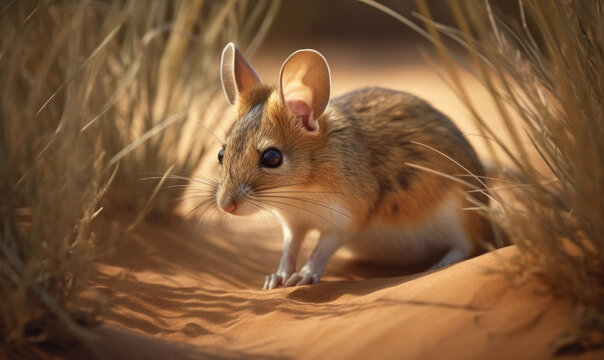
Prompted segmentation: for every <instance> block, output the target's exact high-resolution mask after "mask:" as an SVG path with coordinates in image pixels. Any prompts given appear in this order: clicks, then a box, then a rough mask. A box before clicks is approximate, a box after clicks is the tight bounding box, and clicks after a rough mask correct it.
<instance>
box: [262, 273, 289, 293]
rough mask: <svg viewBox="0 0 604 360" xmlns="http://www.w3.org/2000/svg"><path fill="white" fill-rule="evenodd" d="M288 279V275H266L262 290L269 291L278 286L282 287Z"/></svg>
mask: <svg viewBox="0 0 604 360" xmlns="http://www.w3.org/2000/svg"><path fill="white" fill-rule="evenodd" d="M288 278H289V274H282V275H280V274H270V275H266V278H265V279H264V286H263V287H262V288H263V289H264V290H267V289H268V290H271V289H274V288H276V287H277V286H279V285H283V283H284V282H285V280H287V279H288Z"/></svg>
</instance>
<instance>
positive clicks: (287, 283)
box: [283, 273, 302, 286]
mask: <svg viewBox="0 0 604 360" xmlns="http://www.w3.org/2000/svg"><path fill="white" fill-rule="evenodd" d="M301 279H302V275H300V274H298V273H293V274H291V276H290V277H289V279H287V281H285V283H284V284H283V286H294V285H297V284H298V282H299V281H300V280H301Z"/></svg>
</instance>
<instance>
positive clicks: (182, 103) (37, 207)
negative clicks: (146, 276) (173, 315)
mask: <svg viewBox="0 0 604 360" xmlns="http://www.w3.org/2000/svg"><path fill="white" fill-rule="evenodd" d="M278 5H279V2H278V1H268V0H267V1H259V2H248V1H244V0H241V1H234V0H231V1H203V0H194V1H142V0H123V1H115V2H110V1H68V0H64V1H52V2H38V1H33V0H32V1H28V0H24V1H11V2H8V3H7V4H4V5H2V6H1V7H0V88H1V89H2V91H1V92H0V174H1V175H0V199H1V200H0V304H2V306H0V339H1V341H2V343H1V344H0V357H1V358H4V357H11V356H12V355H14V356H18V355H20V356H25V357H27V356H30V357H31V356H35V355H33V354H35V350H32V349H33V348H32V347H28V346H26V345H31V344H32V343H39V342H44V341H48V340H57V339H62V338H64V339H73V338H76V339H79V340H82V341H84V342H86V340H89V339H91V336H92V335H91V333H89V332H87V331H86V330H85V329H84V328H83V327H82V325H90V324H92V323H96V321H97V318H96V315H97V314H96V313H94V311H91V310H90V309H87V308H83V307H82V306H80V304H79V303H78V295H79V294H80V291H81V290H82V289H83V288H84V284H85V283H86V280H87V274H88V272H89V271H90V269H91V267H90V264H91V261H93V260H94V259H97V258H98V257H100V256H102V255H103V254H104V253H106V252H107V251H108V250H110V249H111V246H112V245H114V244H115V243H116V242H118V241H119V240H120V239H123V238H124V237H125V236H126V234H127V233H128V231H130V230H132V227H133V226H134V225H135V224H132V225H131V226H129V227H127V228H125V229H122V230H121V231H120V232H119V233H117V234H116V237H115V238H113V239H109V238H99V235H98V234H97V233H96V232H95V231H94V229H95V219H96V218H97V217H98V216H99V215H102V214H103V213H105V212H107V211H108V210H107V209H116V208H115V207H112V206H114V205H115V203H116V202H115V201H108V200H109V199H113V200H115V199H119V203H120V204H122V205H124V204H125V205H137V203H139V202H140V206H139V207H138V208H139V209H140V212H139V215H138V216H137V217H136V220H135V223H136V222H138V221H140V220H141V219H142V218H143V217H144V216H145V215H146V214H147V213H148V212H149V211H151V210H152V209H153V207H154V206H156V205H155V204H159V206H160V207H162V208H168V207H169V202H168V198H167V197H166V196H165V195H162V192H158V189H159V186H161V184H163V182H164V181H165V180H166V178H167V176H168V174H169V173H170V172H171V171H173V169H193V168H195V167H196V166H197V165H198V163H199V161H200V159H201V158H202V157H203V154H204V151H205V148H206V147H207V146H208V139H210V138H211V137H210V135H209V134H208V133H207V132H206V131H205V130H203V129H200V128H199V127H198V126H197V125H196V124H203V125H202V126H203V128H207V129H213V128H214V127H215V126H217V124H218V121H219V119H220V113H221V111H222V110H221V104H220V103H219V102H218V103H216V102H215V101H214V99H215V97H216V95H217V93H218V91H219V83H220V82H219V80H218V64H217V59H219V54H220V50H221V49H222V46H223V45H224V43H226V42H227V41H238V42H239V43H240V44H241V43H242V44H244V45H245V44H248V43H249V44H250V45H251V46H257V45H258V42H259V41H260V40H261V38H262V36H263V35H264V34H265V33H266V30H267V28H268V26H270V23H271V21H272V17H273V16H274V15H275V11H276V9H277V6H278ZM149 173H152V174H156V175H158V176H159V177H161V180H160V181H159V183H158V182H142V181H139V179H141V178H143V177H145V176H148V174H149ZM162 174H163V176H162ZM159 177H158V179H159ZM110 185H111V187H110ZM141 188H142V190H140V189H141ZM141 194H142V195H143V196H140V195H141ZM155 197H157V198H158V199H157V200H158V201H157V202H154V203H152V202H151V200H152V199H153V198H155ZM118 210H119V209H118ZM32 351H33V352H32Z"/></svg>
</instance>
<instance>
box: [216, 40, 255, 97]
mask: <svg viewBox="0 0 604 360" xmlns="http://www.w3.org/2000/svg"><path fill="white" fill-rule="evenodd" d="M220 80H221V81H222V89H223V90H224V94H225V95H226V97H227V99H228V100H229V103H231V104H234V103H235V100H236V99H237V94H239V93H241V92H243V91H245V90H246V89H249V88H252V87H254V86H257V85H260V83H261V82H262V81H261V80H260V76H258V74H257V73H256V70H254V68H253V67H252V65H250V63H249V62H248V61H247V60H246V59H245V57H243V54H241V51H239V49H237V46H235V44H233V43H232V42H231V43H228V44H227V45H226V46H225V47H224V50H222V59H221V61H220Z"/></svg>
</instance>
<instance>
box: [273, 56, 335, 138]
mask: <svg viewBox="0 0 604 360" xmlns="http://www.w3.org/2000/svg"><path fill="white" fill-rule="evenodd" d="M279 81H280V83H281V100H283V103H284V104H286V105H287V107H289V109H290V111H291V112H292V114H294V115H295V116H296V117H297V118H298V119H300V120H301V121H302V124H303V125H304V127H305V128H306V129H307V130H309V131H317V130H318V129H319V123H318V122H317V119H318V118H319V117H320V116H321V115H322V114H323V111H325V108H326V107H327V103H329V95H330V92H331V90H330V83H331V80H330V75H329V65H327V61H326V60H325V58H324V57H323V55H321V54H320V53H319V52H317V51H315V50H310V49H307V50H298V51H296V52H294V53H293V54H291V55H290V56H289V57H288V58H287V60H285V62H284V63H283V66H282V67H281V75H280V76H279Z"/></svg>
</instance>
